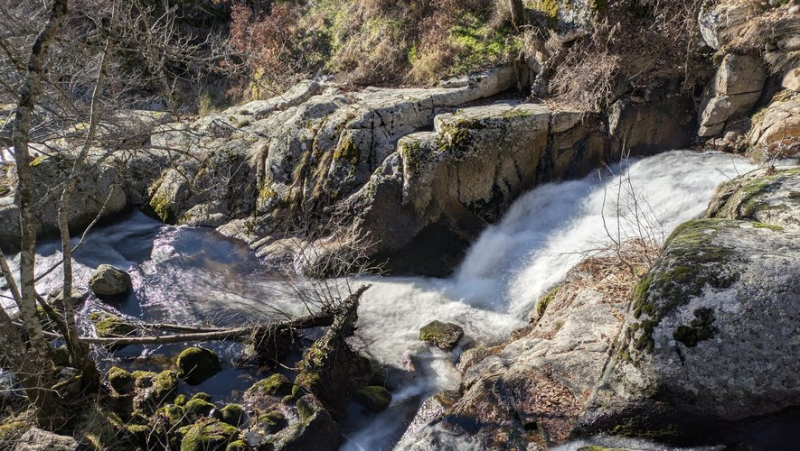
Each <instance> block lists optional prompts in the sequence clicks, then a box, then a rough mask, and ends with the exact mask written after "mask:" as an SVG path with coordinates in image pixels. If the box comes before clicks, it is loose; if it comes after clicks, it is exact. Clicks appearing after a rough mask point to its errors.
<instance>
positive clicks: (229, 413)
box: [220, 404, 246, 426]
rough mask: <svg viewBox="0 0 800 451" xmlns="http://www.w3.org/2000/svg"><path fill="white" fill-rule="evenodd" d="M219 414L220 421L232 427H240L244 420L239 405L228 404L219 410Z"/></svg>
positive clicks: (242, 410)
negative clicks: (220, 416)
mask: <svg viewBox="0 0 800 451" xmlns="http://www.w3.org/2000/svg"><path fill="white" fill-rule="evenodd" d="M220 414H221V415H222V421H224V422H225V423H228V424H230V425H232V426H240V425H241V424H242V423H243V422H244V420H245V418H246V415H245V413H244V409H243V408H242V406H240V405H239V404H228V405H227V406H225V407H223V408H222V409H221V410H220Z"/></svg>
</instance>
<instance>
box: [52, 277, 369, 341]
mask: <svg viewBox="0 0 800 451" xmlns="http://www.w3.org/2000/svg"><path fill="white" fill-rule="evenodd" d="M369 287H370V286H369V285H365V286H362V287H360V288H359V289H358V290H356V291H355V292H354V293H353V294H351V295H350V296H349V297H348V298H347V300H345V301H344V302H343V303H342V304H341V306H339V307H336V308H329V309H324V310H322V311H320V312H318V313H314V314H311V315H308V316H304V317H302V318H297V319H293V320H287V321H281V322H277V323H271V324H263V325H259V324H257V325H252V326H244V327H237V328H230V329H223V328H199V327H192V326H181V325H178V324H144V325H142V326H141V328H142V329H146V330H173V331H182V332H187V333H179V334H170V335H152V336H143V337H134V336H131V337H108V338H98V337H81V340H82V341H83V342H85V343H89V344H95V345H103V346H126V345H159V344H170V343H190V342H202V341H239V342H250V341H252V342H254V343H261V342H264V341H265V339H264V338H265V337H270V336H277V335H280V334H281V333H284V332H288V331H292V330H295V329H311V328H315V327H327V326H331V325H332V324H334V320H335V318H336V316H337V315H348V314H349V313H348V308H347V306H349V305H352V304H353V302H355V303H356V305H358V303H357V300H358V299H359V298H360V297H361V295H362V294H363V293H364V291H366V290H367V289H368V288H369ZM353 299H355V301H353ZM47 336H48V338H54V339H55V338H60V335H58V334H54V333H47Z"/></svg>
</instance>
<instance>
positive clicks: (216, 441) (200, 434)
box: [181, 419, 239, 451]
mask: <svg viewBox="0 0 800 451" xmlns="http://www.w3.org/2000/svg"><path fill="white" fill-rule="evenodd" d="M238 435H239V429H237V428H235V427H233V426H231V425H229V424H226V423H222V422H220V421H216V420H211V419H209V420H202V421H199V422H197V423H195V424H194V425H192V426H188V427H187V428H185V430H184V435H183V439H182V440H181V451H206V450H224V449H226V447H227V446H228V444H229V443H231V442H233V441H235V440H236V438H237V437H238Z"/></svg>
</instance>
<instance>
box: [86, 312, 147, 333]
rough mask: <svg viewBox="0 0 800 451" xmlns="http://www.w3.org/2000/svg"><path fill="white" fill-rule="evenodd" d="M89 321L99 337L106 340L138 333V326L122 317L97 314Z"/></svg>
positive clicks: (93, 314)
mask: <svg viewBox="0 0 800 451" xmlns="http://www.w3.org/2000/svg"><path fill="white" fill-rule="evenodd" d="M89 320H90V321H91V322H92V323H93V324H94V327H95V329H96V330H97V336H99V337H104V338H119V337H127V336H129V335H132V334H134V333H135V332H136V330H137V329H136V326H134V325H133V324H131V323H130V322H128V321H125V320H124V319H122V317H121V316H118V315H114V314H111V313H106V312H95V313H92V314H91V315H89Z"/></svg>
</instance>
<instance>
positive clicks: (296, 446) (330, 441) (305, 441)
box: [265, 395, 341, 451]
mask: <svg viewBox="0 0 800 451" xmlns="http://www.w3.org/2000/svg"><path fill="white" fill-rule="evenodd" d="M297 413H298V415H299V421H296V422H294V423H291V424H290V425H289V426H288V427H286V428H285V429H283V430H281V431H280V432H278V433H277V434H275V435H272V436H268V437H267V441H266V443H265V444H267V443H268V444H269V445H271V446H272V447H273V448H272V449H274V450H275V451H303V450H309V449H313V450H319V451H327V450H331V451H334V450H337V449H339V443H340V441H341V439H340V435H339V426H338V425H337V424H336V421H334V420H333V417H332V416H331V414H330V413H328V411H327V410H325V408H324V407H323V406H322V403H320V402H319V401H318V400H317V399H316V398H315V397H314V396H313V395H306V396H303V397H302V398H300V399H299V400H298V401H297Z"/></svg>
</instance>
